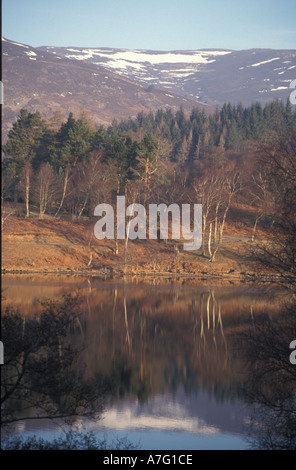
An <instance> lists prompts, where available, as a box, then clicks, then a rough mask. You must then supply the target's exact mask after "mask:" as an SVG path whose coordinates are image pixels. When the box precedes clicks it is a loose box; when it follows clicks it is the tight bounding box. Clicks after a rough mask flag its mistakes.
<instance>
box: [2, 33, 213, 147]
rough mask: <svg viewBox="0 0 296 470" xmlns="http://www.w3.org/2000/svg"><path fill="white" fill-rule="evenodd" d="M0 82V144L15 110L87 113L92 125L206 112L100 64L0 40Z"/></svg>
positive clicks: (194, 103)
mask: <svg viewBox="0 0 296 470" xmlns="http://www.w3.org/2000/svg"><path fill="white" fill-rule="evenodd" d="M2 54H3V55H2V81H3V84H4V105H3V108H2V109H3V114H2V136H3V141H5V138H6V136H7V132H8V131H9V129H10V128H11V126H12V123H13V122H14V121H15V120H16V118H17V116H18V114H19V111H20V109H22V108H27V109H28V110H29V111H30V112H34V111H36V110H39V111H40V112H41V113H42V114H43V115H44V116H45V117H50V116H52V114H53V113H54V112H55V111H57V110H59V111H61V112H62V114H63V115H64V116H65V117H66V116H67V115H68V113H69V112H70V111H72V112H73V113H74V115H76V116H79V115H80V113H81V112H82V111H83V110H88V111H89V114H90V116H91V117H93V119H94V121H95V122H96V123H97V124H98V125H101V124H103V125H109V124H111V122H112V121H113V119H114V118H116V119H117V120H121V119H126V118H128V117H130V116H131V117H135V116H136V115H137V114H138V113H139V112H140V111H144V112H149V111H156V110H157V109H159V108H163V109H165V108H168V107H169V108H171V109H172V110H177V109H179V108H180V107H181V106H182V107H183V109H184V112H185V111H187V112H190V111H191V110H192V108H194V107H200V108H202V109H205V111H206V112H211V111H212V109H211V107H209V106H207V105H205V104H201V103H199V102H198V101H197V100H194V99H191V98H185V97H182V96H179V95H176V94H175V93H167V92H166V91H164V90H159V89H157V88H154V89H153V90H151V89H148V88H147V86H146V85H144V84H139V83H136V82H135V81H133V80H131V79H129V78H126V77H123V76H120V75H118V74H116V73H114V72H112V71H110V70H108V69H106V68H104V67H103V66H100V65H94V64H92V63H89V62H87V61H77V60H73V59H69V58H66V57H62V56H59V55H57V54H53V53H50V52H47V51H45V50H42V49H37V48H33V47H31V46H28V45H25V44H19V43H16V42H13V41H9V40H7V39H4V38H3V39H2Z"/></svg>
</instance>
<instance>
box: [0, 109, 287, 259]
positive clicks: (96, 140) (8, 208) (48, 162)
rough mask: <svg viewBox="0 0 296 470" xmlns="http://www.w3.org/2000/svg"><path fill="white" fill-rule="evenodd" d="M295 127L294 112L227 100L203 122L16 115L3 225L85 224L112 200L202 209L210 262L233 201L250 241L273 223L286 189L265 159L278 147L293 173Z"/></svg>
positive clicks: (175, 116) (175, 117)
mask: <svg viewBox="0 0 296 470" xmlns="http://www.w3.org/2000/svg"><path fill="white" fill-rule="evenodd" d="M295 128H296V112H295V110H293V108H292V107H291V105H290V103H289V102H287V104H286V106H285V105H283V104H282V102H278V101H275V102H271V103H269V104H267V105H265V106H264V107H262V106H261V105H260V104H259V103H256V104H254V105H252V106H250V107H243V106H242V105H238V106H233V105H231V104H225V105H224V106H223V107H222V109H221V110H217V111H216V112H215V113H214V114H212V115H209V116H206V115H205V113H204V112H203V111H200V110H197V109H194V110H192V113H191V115H190V116H189V117H186V115H185V114H184V112H183V110H182V109H180V110H179V111H177V112H176V113H173V112H172V111H171V110H165V111H164V110H158V111H157V112H156V113H155V114H153V113H150V114H144V113H139V114H138V116H137V118H136V119H129V120H125V121H121V122H116V121H114V122H113V124H112V126H110V127H109V128H107V129H106V128H104V127H103V126H101V127H99V128H97V127H96V126H95V125H94V124H93V121H92V119H91V118H90V117H89V116H88V115H87V114H86V113H85V114H84V115H82V116H81V117H80V118H79V119H75V118H74V117H73V115H72V113H70V114H69V116H68V119H67V121H66V122H63V120H62V118H61V116H60V115H59V114H58V113H56V114H55V115H54V116H53V117H52V118H51V119H48V120H45V119H43V118H42V116H41V114H40V113H39V112H36V113H29V112H28V111H27V110H25V109H23V110H22V111H21V112H20V115H19V118H18V120H17V121H16V122H15V123H14V125H13V128H12V130H11V131H10V133H9V136H8V141H7V144H6V145H5V146H4V147H3V151H4V155H5V158H4V159H3V171H2V209H3V211H2V226H3V224H4V223H5V220H6V218H7V217H9V215H10V214H15V215H19V216H24V217H29V216H32V215H33V216H34V217H39V218H44V217H48V216H51V217H58V216H59V217H67V218H68V217H69V216H70V217H72V218H76V219H80V218H81V217H89V218H92V217H93V215H94V208H95V207H96V205H98V204H99V203H102V202H107V203H111V204H114V203H115V200H116V196H117V195H125V196H126V199H127V203H132V202H138V203H142V204H143V205H145V206H146V205H147V204H149V203H158V204H159V203H165V204H171V203H177V204H182V203H191V204H193V203H201V204H202V205H203V246H202V255H206V254H207V256H208V257H209V259H210V260H211V261H213V260H214V259H215V255H216V253H217V251H218V248H219V247H220V245H221V243H222V240H223V231H224V227H225V223H226V221H227V220H228V217H229V215H230V214H231V213H232V214H233V213H234V212H233V211H235V210H238V205H239V204H240V207H241V208H242V207H243V208H244V209H243V210H242V211H241V212H239V213H237V214H236V217H240V218H241V219H242V220H244V221H245V224H247V225H249V226H251V227H252V229H253V238H254V237H255V232H256V229H257V227H258V226H259V225H260V224H263V225H264V227H265V228H267V229H272V228H273V227H274V226H275V225H274V224H275V223H278V222H277V216H278V212H277V211H278V208H279V207H280V206H281V203H282V201H283V195H284V194H285V195H287V194H288V193H289V191H290V193H289V194H290V195H292V194H293V191H292V190H291V187H289V184H290V180H288V179H286V175H287V171H286V172H283V173H282V178H281V181H280V182H279V181H278V180H277V177H276V174H274V169H273V170H272V169H271V167H270V162H271V161H272V159H275V155H281V157H280V158H282V153H283V151H284V150H283V149H284V147H285V145H286V153H287V155H288V157H289V158H288V160H287V161H286V160H285V163H284V166H285V165H288V167H289V168H290V167H291V165H292V167H293V165H294V163H293V162H294V160H295ZM287 162H288V163H287ZM289 165H290V166H289ZM272 172H273V173H272ZM279 183H280V184H279ZM280 187H281V189H280ZM289 188H290V190H288V189H289ZM292 189H293V187H292ZM286 202H287V201H286Z"/></svg>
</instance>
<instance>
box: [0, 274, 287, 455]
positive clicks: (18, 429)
mask: <svg viewBox="0 0 296 470" xmlns="http://www.w3.org/2000/svg"><path fill="white" fill-rule="evenodd" d="M2 291H3V301H2V303H3V306H4V307H5V306H7V305H12V306H13V307H14V308H15V309H17V310H18V311H19V312H20V313H21V314H22V315H23V317H24V318H27V317H30V316H32V315H34V314H35V313H37V312H38V311H40V302H41V301H43V300H45V299H52V300H58V299H59V298H61V297H62V296H63V295H65V294H68V293H71V294H72V295H74V294H76V293H79V295H80V296H81V298H82V304H81V307H80V310H81V316H80V317H79V318H77V319H76V324H75V331H73V337H72V338H71V341H72V342H73V344H75V345H81V344H83V350H82V352H81V354H79V358H78V361H77V364H76V367H77V370H79V372H82V373H83V374H84V375H85V377H92V376H94V375H96V374H98V373H99V374H101V375H102V376H104V377H109V379H110V381H111V382H112V390H111V391H110V393H109V394H108V396H107V403H106V408H105V410H104V411H103V412H102V413H101V414H100V416H98V417H97V418H96V419H95V420H89V419H86V418H82V417H81V418H78V419H75V421H74V422H72V427H73V428H75V429H80V430H91V431H94V432H95V433H96V435H98V436H99V437H102V438H103V437H105V438H107V440H110V441H111V440H112V439H113V438H114V437H119V438H120V437H123V436H124V437H127V438H128V439H129V440H130V441H131V442H133V443H135V444H139V446H140V448H142V449H147V450H156V449H162V450H170V449H175V450H177V449H178V450H186V449H187V450H195V449H246V448H248V433H249V428H248V423H249V420H250V414H251V412H252V410H251V408H250V405H247V404H246V402H245V400H244V399H243V396H242V393H241V386H242V384H243V371H242V362H241V357H240V356H241V355H240V353H237V351H236V352H234V349H233V344H232V340H233V337H234V335H235V334H236V332H237V331H240V330H241V329H243V328H244V327H245V325H246V324H247V323H248V322H249V320H250V319H252V318H254V317H257V316H260V315H266V312H267V314H268V315H269V316H270V317H272V316H273V315H277V314H278V311H279V307H280V301H281V296H280V295H279V294H278V293H276V292H274V291H273V290H270V289H268V288H267V289H266V288H265V289H263V288H260V289H259V288H254V287H250V286H242V287H237V286H231V285H210V284H209V285H208V284H206V283H204V284H202V285H197V286H192V285H182V284H178V283H174V282H173V281H169V282H167V283H162V284H155V281H151V282H150V283H149V282H145V283H138V282H137V283H135V282H126V283H123V282H118V283H117V282H115V281H105V282H104V281H101V280H97V279H85V278H81V279H80V278H74V279H73V278H70V277H69V278H62V277H60V278H49V277H43V278H42V277H38V278H37V277H35V278H33V277H31V278H24V277H20V278H12V277H4V279H3V282H2ZM242 353H243V352H242ZM62 428H63V429H69V426H66V425H63V426H62V425H61V423H60V422H56V421H54V422H53V421H50V420H44V419H42V420H22V421H18V422H17V424H15V425H14V427H13V432H14V433H16V434H18V433H19V434H21V435H23V436H27V435H32V434H35V435H37V436H41V437H44V438H50V439H51V438H52V437H54V436H55V437H56V436H57V435H58V434H59V433H60V431H61V429H62Z"/></svg>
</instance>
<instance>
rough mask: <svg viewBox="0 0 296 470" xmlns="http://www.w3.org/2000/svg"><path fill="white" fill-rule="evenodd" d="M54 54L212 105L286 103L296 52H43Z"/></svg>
mask: <svg viewBox="0 0 296 470" xmlns="http://www.w3.org/2000/svg"><path fill="white" fill-rule="evenodd" d="M40 50H46V51H49V52H51V53H52V54H58V55H60V56H63V57H67V58H71V59H76V60H78V61H81V60H84V61H85V60H87V61H88V62H91V63H93V64H96V65H103V66H104V67H105V68H107V69H108V70H110V71H114V72H116V73H118V74H121V76H124V77H127V78H131V79H134V80H136V81H138V82H139V83H143V84H146V85H150V86H151V85H154V86H157V87H159V88H163V89H165V90H167V91H169V92H170V93H171V92H173V93H178V94H182V95H183V96H186V97H188V98H195V99H199V100H201V101H203V102H206V103H208V104H210V105H214V106H221V105H223V104H224V103H225V102H228V101H229V102H231V103H233V104H238V103H239V102H242V104H243V105H245V106H248V105H250V104H252V103H254V102H256V101H260V102H261V103H266V102H268V101H271V100H274V99H282V100H283V101H285V102H286V100H287V98H288V96H289V93H288V87H289V84H290V82H291V81H292V80H293V79H294V78H296V50H272V49H252V50H243V51H230V50H219V49H218V50H211V49H206V50H196V51H170V52H162V51H147V50H126V49H108V48H80V47H68V48H65V47H46V46H45V47H41V48H40Z"/></svg>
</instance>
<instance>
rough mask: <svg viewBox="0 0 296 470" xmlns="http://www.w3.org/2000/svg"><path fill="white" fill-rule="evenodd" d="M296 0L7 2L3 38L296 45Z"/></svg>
mask: <svg viewBox="0 0 296 470" xmlns="http://www.w3.org/2000/svg"><path fill="white" fill-rule="evenodd" d="M295 14H296V1H295V0H243V1H242V0H51V1H47V0H2V35H3V36H4V37H5V38H7V39H10V40H12V41H16V42H21V43H24V44H28V45H30V46H33V47H38V46H61V47H62V46H63V47H67V46H77V47H79V46H80V47H113V48H124V49H148V50H161V51H170V50H197V49H206V48H214V49H217V48H219V49H232V50H241V49H252V48H272V49H296V21H295Z"/></svg>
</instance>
